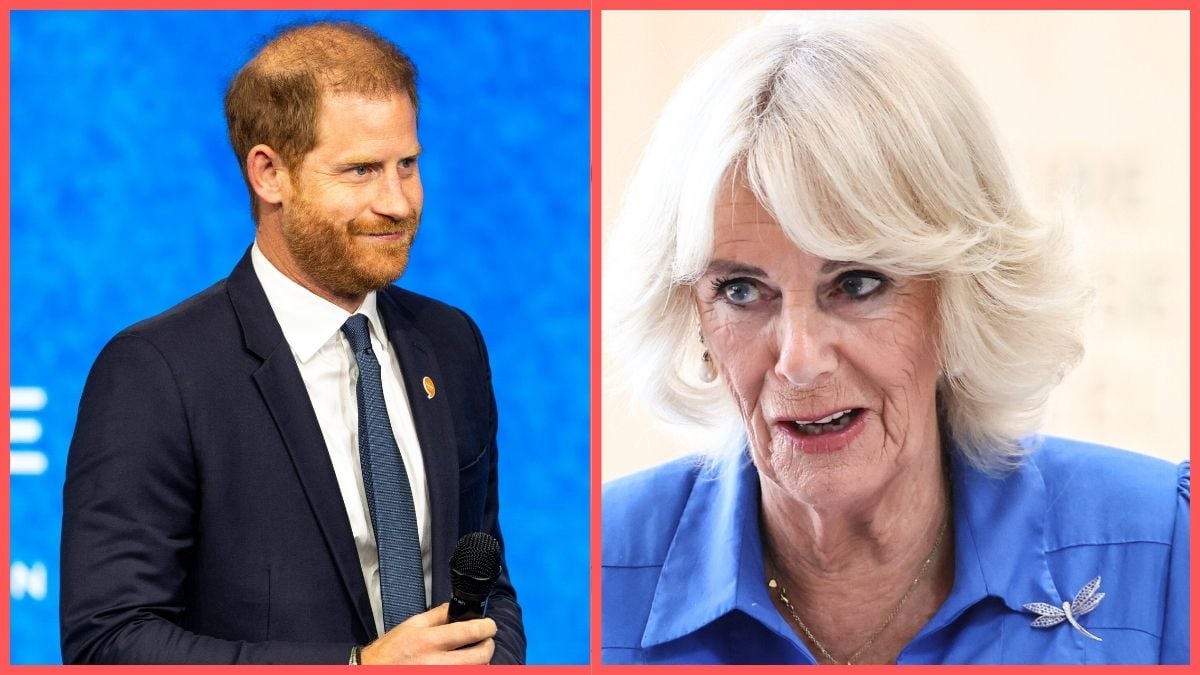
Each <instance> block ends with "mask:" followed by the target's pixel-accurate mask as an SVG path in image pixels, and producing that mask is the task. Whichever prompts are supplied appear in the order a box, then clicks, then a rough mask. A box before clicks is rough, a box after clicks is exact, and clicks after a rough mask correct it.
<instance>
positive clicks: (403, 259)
mask: <svg viewBox="0 0 1200 675" xmlns="http://www.w3.org/2000/svg"><path fill="white" fill-rule="evenodd" d="M420 221H421V214H420V213H414V214H412V215H411V216H409V217H407V218H402V219H400V220H392V219H389V218H371V219H366V218H355V219H354V220H351V221H349V222H348V223H339V222H337V221H336V220H334V219H332V218H329V217H328V216H326V215H324V214H323V213H321V211H320V210H319V209H318V208H317V207H316V205H315V204H313V203H312V202H310V201H309V200H307V199H305V198H304V197H303V196H302V195H297V196H296V200H295V201H294V202H293V204H292V205H291V206H290V207H289V208H288V209H286V210H285V211H284V214H283V238H284V242H285V243H286V244H287V247H288V250H289V251H290V252H291V254H292V258H294V259H295V261H296V263H297V264H298V265H299V266H300V268H301V269H302V270H303V271H304V272H305V273H306V274H307V275H308V276H309V278H311V279H312V280H313V281H314V282H316V283H317V284H318V285H319V286H321V287H322V288H324V289H325V290H328V291H330V292H332V293H333V294H335V295H338V296H342V297H360V296H362V295H365V294H367V293H369V292H371V291H376V290H379V289H380V288H383V287H384V286H387V285H388V284H390V283H392V282H393V281H395V280H396V279H399V278H400V275H401V274H404V269H405V268H406V267H407V266H408V250H409V248H411V247H412V242H413V239H414V238H415V237H416V235H417V227H418V225H419V224H420ZM397 232H402V233H404V235H405V236H404V238H403V239H402V240H400V241H396V242H392V243H384V242H372V241H367V240H366V239H364V238H362V237H358V236H355V235H360V234H367V233H370V234H392V233H397Z"/></svg>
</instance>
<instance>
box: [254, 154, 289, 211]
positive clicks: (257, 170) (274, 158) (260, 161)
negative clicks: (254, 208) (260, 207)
mask: <svg viewBox="0 0 1200 675" xmlns="http://www.w3.org/2000/svg"><path fill="white" fill-rule="evenodd" d="M246 176H247V177H249V179H250V187H251V188H253V189H254V193H255V194H257V195H258V198H259V199H261V200H263V201H264V202H266V203H268V204H280V203H282V202H283V198H284V197H285V196H286V192H285V191H288V190H289V188H290V183H289V180H288V171H287V168H286V167H284V165H283V160H282V159H281V158H280V157H279V153H277V152H275V151H274V150H272V149H271V147H270V146H268V145H263V144H261V143H260V144H258V145H256V146H254V147H253V148H250V152H249V153H248V154H247V155H246Z"/></svg>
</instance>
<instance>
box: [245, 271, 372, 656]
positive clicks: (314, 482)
mask: <svg viewBox="0 0 1200 675" xmlns="http://www.w3.org/2000/svg"><path fill="white" fill-rule="evenodd" d="M228 289H229V298H230V300H231V302H232V303H233V307H234V312H235V313H236V314H237V317H238V321H239V322H240V323H241V326H242V335H243V338H244V340H245V344H246V348H247V349H249V350H250V351H251V352H254V353H255V354H257V355H258V356H259V357H260V358H262V359H263V363H262V365H261V366H260V367H259V369H258V370H257V371H255V373H254V382H255V384H256V385H257V386H258V390H259V393H260V394H261V395H262V397H263V401H264V402H265V403H266V405H267V409H268V410H270V412H271V417H272V418H273V419H274V420H275V426H276V427H277V429H278V431H279V435H280V437H282V439H283V443H284V445H285V446H286V447H287V451H288V453H289V455H290V456H291V459H292V463H293V465H294V466H295V468H296V476H297V477H298V478H299V480H300V485H301V487H302V488H303V490H304V493H305V496H306V497H307V498H308V503H309V506H310V507H311V508H312V512H313V515H314V517H315V518H316V520H317V523H318V525H319V527H320V528H321V532H322V534H323V535H324V537H325V543H326V545H328V546H329V550H330V552H331V553H332V556H333V560H334V564H335V565H336V566H337V570H338V574H339V575H340V576H341V578H342V583H343V585H344V587H345V590H346V593H347V594H348V595H349V597H350V598H351V602H352V604H353V606H354V608H355V610H356V612H355V613H356V616H357V618H358V621H359V623H360V624H361V628H362V630H363V632H364V634H365V635H368V636H374V635H375V619H374V617H373V614H372V612H371V602H370V600H369V599H368V597H367V586H366V582H365V581H364V580H363V574H362V566H361V564H360V562H359V559H358V550H357V549H356V548H355V545H354V534H353V533H352V532H351V531H350V518H349V516H347V515H346V507H345V504H344V503H343V502H342V493H341V490H340V489H339V488H338V484H337V477H336V475H335V474H334V472H333V466H332V464H331V463H330V460H329V450H328V448H326V447H325V440H324V437H323V436H322V435H321V427H320V424H319V423H318V422H317V416H316V413H315V412H313V407H312V402H311V401H310V400H309V398H308V391H307V390H306V389H305V387H304V380H303V379H302V378H301V377H300V370H299V368H297V366H296V360H295V357H294V356H292V350H291V348H290V347H289V346H288V344H287V341H286V340H284V339H283V333H282V331H280V329H279V323H278V321H276V319H275V314H274V312H273V311H272V310H271V305H270V303H269V302H268V301H267V296H266V294H265V293H264V292H263V290H262V285H261V284H260V283H259V281H258V277H257V275H255V273H254V267H253V265H252V263H251V261H250V253H249V251H247V253H246V255H245V256H243V257H242V260H241V262H239V263H238V265H237V267H235V268H234V270H233V273H232V274H231V275H230V276H229V281H228Z"/></svg>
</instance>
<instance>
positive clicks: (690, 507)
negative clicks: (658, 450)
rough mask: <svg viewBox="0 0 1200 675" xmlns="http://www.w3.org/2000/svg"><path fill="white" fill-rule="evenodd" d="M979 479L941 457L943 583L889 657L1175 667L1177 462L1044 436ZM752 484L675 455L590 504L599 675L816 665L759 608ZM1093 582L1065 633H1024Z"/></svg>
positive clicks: (1184, 628) (1181, 499)
mask: <svg viewBox="0 0 1200 675" xmlns="http://www.w3.org/2000/svg"><path fill="white" fill-rule="evenodd" d="M1040 441H1041V442H1040V447H1038V449H1036V450H1035V451H1033V452H1032V454H1031V455H1030V456H1029V458H1028V459H1027V460H1026V461H1025V462H1024V463H1023V464H1022V465H1021V467H1020V468H1018V469H1016V470H1014V471H1012V472H1010V473H1007V474H1005V475H1004V476H1002V477H999V478H994V477H989V476H987V475H985V474H983V473H981V472H979V471H977V470H975V469H973V468H971V467H970V466H969V465H968V464H966V463H965V462H963V461H961V460H958V459H957V453H954V457H955V459H954V460H952V470H951V490H952V495H953V504H954V542H955V546H954V554H955V567H954V584H953V587H952V588H951V590H950V594H949V596H948V597H947V598H946V600H945V602H944V603H943V604H942V606H941V607H940V608H939V609H938V610H937V612H936V613H935V614H934V616H933V618H932V619H930V620H929V623H928V624H926V625H925V627H924V628H922V629H921V630H920V632H918V633H917V635H916V636H915V637H914V638H913V639H912V641H911V642H909V644H908V645H907V646H906V647H905V648H904V649H903V650H902V651H901V652H900V654H899V656H898V657H897V659H896V662H897V663H902V664H907V663H911V664H931V663H959V664H965V663H995V664H999V663H1017V664H1020V663H1024V664H1028V663H1089V664H1090V663H1187V661H1188V634H1189V617H1188V593H1189V585H1188V569H1189V568H1188V550H1189V548H1190V546H1189V529H1188V528H1189V522H1190V516H1189V504H1190V501H1189V500H1190V496H1189V489H1190V476H1191V473H1190V465H1189V463H1188V462H1186V461H1185V462H1183V463H1182V464H1180V465H1178V466H1176V465H1173V464H1170V463H1167V462H1164V461H1162V460H1159V459H1154V458H1151V457H1146V456H1144V455H1138V454H1134V453H1130V452H1125V451H1122V450H1115V449H1112V448H1105V447H1101V446H1096V445H1089V444H1085V443H1080V442H1076V441H1068V440H1063V439H1058V438H1050V437H1044V438H1042V439H1040ZM758 507H759V484H758V474H757V472H756V471H755V469H754V466H753V464H752V463H751V462H750V460H749V457H748V456H747V454H746V453H741V454H739V455H736V456H732V457H729V458H725V459H722V460H719V463H718V464H717V465H715V466H705V465H704V464H703V463H702V462H700V461H699V460H698V459H697V458H695V457H693V458H687V459H683V460H678V461H675V462H672V463H669V464H665V465H663V466H660V467H657V468H654V469H650V470H648V471H645V472H642V473H639V474H635V475H632V476H628V477H626V478H622V479H620V480H616V481H613V482H611V483H609V484H607V485H605V488H604V498H603V516H602V519H603V554H602V564H603V586H602V589H601V591H602V596H603V609H602V612H603V614H602V626H603V636H602V656H601V658H602V659H603V662H604V663H605V664H619V663H654V664H699V663H723V664H812V663H815V662H816V660H815V659H814V658H813V655H812V653H811V652H810V651H809V649H808V647H807V646H806V645H805V644H804V643H803V642H802V641H801V640H800V639H799V638H798V637H797V636H796V634H795V632H794V631H793V629H792V627H791V625H790V624H789V622H788V621H787V620H786V619H785V618H784V617H783V616H781V615H780V614H779V612H778V611H776V609H775V607H774V605H773V604H772V603H771V599H770V597H769V596H768V595H767V586H766V580H765V578H764V571H763V557H762V548H761V539H760V535H759V527H758ZM1095 577H1100V578H1101V582H1100V587H1099V589H1098V590H1097V591H1096V593H1097V594H1099V593H1104V594H1105V595H1104V598H1103V599H1102V600H1101V601H1100V602H1099V603H1098V604H1097V605H1096V606H1095V609H1094V610H1093V611H1091V612H1090V613H1087V614H1085V615H1082V616H1080V617H1078V618H1076V619H1075V620H1076V621H1077V622H1078V623H1079V624H1080V627H1081V628H1083V629H1084V630H1086V631H1088V632H1090V633H1092V634H1094V635H1095V636H1097V637H1099V638H1101V639H1102V640H1103V641H1102V642H1098V641H1096V640H1093V639H1091V638H1089V637H1087V636H1086V635H1084V634H1083V633H1082V632H1080V631H1079V630H1077V629H1076V628H1074V627H1073V626H1072V625H1071V623H1070V622H1067V621H1063V622H1060V623H1058V624H1057V625H1054V626H1049V627H1033V626H1031V625H1030V624H1031V623H1032V622H1033V621H1034V620H1035V619H1037V618H1038V614H1036V613H1033V612H1031V611H1029V610H1026V609H1024V607H1023V605H1025V604H1026V603H1033V602H1042V603H1047V604H1048V605H1052V606H1053V607H1054V608H1061V607H1062V605H1063V602H1064V601H1067V602H1070V601H1072V600H1073V599H1074V598H1075V597H1076V595H1077V593H1078V592H1079V591H1080V590H1081V589H1082V588H1083V587H1084V586H1085V585H1087V584H1088V582H1089V581H1091V580H1092V579H1094V578H1095Z"/></svg>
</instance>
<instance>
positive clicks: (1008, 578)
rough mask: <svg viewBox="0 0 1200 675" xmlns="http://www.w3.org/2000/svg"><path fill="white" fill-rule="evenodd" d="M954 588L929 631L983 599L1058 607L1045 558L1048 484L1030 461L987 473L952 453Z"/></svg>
mask: <svg viewBox="0 0 1200 675" xmlns="http://www.w3.org/2000/svg"><path fill="white" fill-rule="evenodd" d="M950 454H951V461H950V465H951V492H952V495H953V499H954V537H955V546H954V554H955V572H954V586H953V587H952V588H951V590H950V596H949V597H947V598H946V602H944V603H943V605H942V608H941V609H939V610H938V613H937V614H936V615H935V616H934V618H933V620H931V621H930V624H931V627H935V626H934V624H937V623H938V622H939V617H941V618H944V619H946V620H950V619H952V618H953V617H954V616H957V615H958V614H961V613H962V612H963V611H965V610H966V609H967V608H968V607H970V606H971V605H973V604H975V603H976V602H978V601H979V600H982V599H983V598H985V597H988V596H991V597H996V598H999V599H1000V600H1002V601H1003V602H1004V604H1005V605H1006V606H1007V607H1008V608H1009V609H1011V610H1013V611H1017V612H1020V611H1023V607H1022V605H1024V604H1025V603H1028V602H1052V603H1054V604H1061V603H1062V598H1061V597H1060V596H1059V593H1058V590H1057V588H1056V587H1055V586H1054V581H1053V578H1052V577H1051V576H1050V566H1049V564H1048V562H1047V556H1046V516H1047V508H1048V505H1047V503H1046V484H1045V481H1044V479H1043V477H1042V472H1041V471H1040V470H1038V467H1037V463H1036V462H1034V461H1033V459H1032V457H1028V456H1027V457H1026V458H1025V459H1024V461H1023V462H1022V463H1021V464H1020V465H1019V466H1018V467H1016V468H1015V469H1013V470H1011V471H1008V472H1005V473H1003V474H999V475H989V474H987V473H984V472H983V471H980V470H979V469H977V468H975V467H973V466H972V465H971V464H970V463H969V462H968V461H967V460H966V459H965V458H964V457H963V455H962V453H961V452H958V451H957V449H956V450H955V451H954V452H951V453H950Z"/></svg>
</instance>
